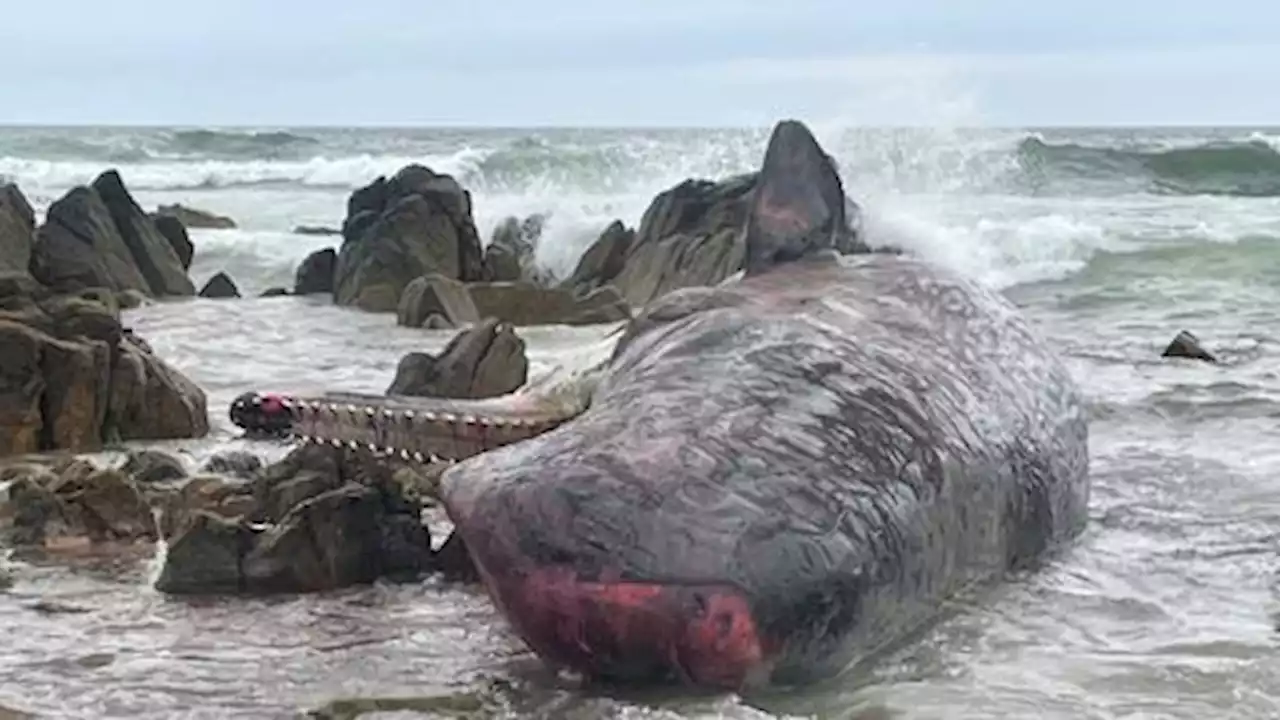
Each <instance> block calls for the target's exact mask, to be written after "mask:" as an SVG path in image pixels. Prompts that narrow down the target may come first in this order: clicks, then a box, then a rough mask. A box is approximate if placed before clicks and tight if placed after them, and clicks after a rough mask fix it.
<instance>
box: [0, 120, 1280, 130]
mask: <svg viewBox="0 0 1280 720" xmlns="http://www.w3.org/2000/svg"><path fill="white" fill-rule="evenodd" d="M781 119H783V118H782V117H779V120H775V121H773V122H772V123H769V124H764V125H733V124H724V125H696V124H664V123H657V124H652V125H635V124H628V125H622V124H618V125H614V124H585V125H557V124H550V123H531V124H527V125H510V124H502V125H498V124H493V125H486V124H479V123H470V124H468V123H391V122H388V123H381V122H376V123H350V124H341V123H299V124H292V123H228V124H221V123H206V124H198V123H117V122H106V123H75V122H73V123H32V122H8V121H0V129H3V130H30V129H51V130H87V129H113V130H174V129H180V130H181V129H193V130H264V129H279V130H442V131H456V130H469V131H512V130H606V131H637V130H644V131H652V130H673V131H674V130H686V131H687V130H703V131H707V130H713V131H724V130H737V131H742V130H767V129H769V128H770V127H772V126H773V124H774V123H776V122H778V121H780V120H781ZM795 119H799V120H800V121H801V122H804V123H805V124H807V125H812V126H822V125H829V124H832V121H829V120H821V119H817V120H804V119H803V118H795ZM836 124H838V123H836ZM847 127H848V128H850V129H865V130H1189V129H1206V128H1217V129H1232V128H1241V129H1244V128H1250V129H1260V128H1280V122H1275V123H1274V124H1272V123H1266V122H1260V123H1246V122H1229V123H1204V122H1163V123H1134V122H1117V123H991V124H956V125H949V124H922V123H901V124H891V123H876V124H850V125H848V126H847Z"/></svg>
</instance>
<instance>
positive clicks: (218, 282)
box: [199, 272, 240, 299]
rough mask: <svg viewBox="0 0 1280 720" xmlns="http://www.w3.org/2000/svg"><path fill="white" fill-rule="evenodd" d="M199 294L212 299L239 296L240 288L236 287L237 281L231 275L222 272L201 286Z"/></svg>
mask: <svg viewBox="0 0 1280 720" xmlns="http://www.w3.org/2000/svg"><path fill="white" fill-rule="evenodd" d="M199 295H200V297H202V298H211V299H227V298H238V297H240V288H238V287H236V281H235V280H232V279H231V276H230V275H228V274H226V273H225V272H220V273H217V274H215V275H214V276H213V277H211V278H209V280H208V282H206V283H205V284H204V287H202V288H200V292H199Z"/></svg>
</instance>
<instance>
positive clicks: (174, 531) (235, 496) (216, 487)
mask: <svg viewBox="0 0 1280 720" xmlns="http://www.w3.org/2000/svg"><path fill="white" fill-rule="evenodd" d="M159 504H160V507H161V512H160V533H161V536H162V537H164V538H165V539H171V538H174V537H177V536H178V535H180V534H181V533H182V532H183V531H184V530H185V529H186V528H187V526H188V525H190V524H191V523H192V521H193V520H194V519H195V516H196V515H197V514H199V513H207V514H210V515H215V516H217V517H220V518H226V519H228V520H236V519H238V518H241V517H245V516H246V515H249V514H251V513H253V512H255V509H256V508H257V503H256V501H255V498H254V495H253V487H252V486H251V485H250V484H249V483H247V482H243V481H240V480H238V479H233V478H227V477H219V476H217V475H199V476H197V477H194V478H191V479H190V480H189V481H187V482H186V483H184V484H183V485H182V487H181V488H180V489H179V490H178V491H177V492H174V493H170V494H169V495H167V496H166V497H164V498H163V499H162V501H161V502H160V503H159Z"/></svg>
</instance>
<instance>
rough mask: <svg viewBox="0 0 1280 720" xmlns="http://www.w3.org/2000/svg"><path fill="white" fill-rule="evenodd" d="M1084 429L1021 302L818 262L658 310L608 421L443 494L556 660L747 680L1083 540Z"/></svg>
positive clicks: (853, 646) (482, 564)
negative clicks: (1076, 538)
mask: <svg viewBox="0 0 1280 720" xmlns="http://www.w3.org/2000/svg"><path fill="white" fill-rule="evenodd" d="M1087 438H1088V431H1087V424H1086V418H1085V411H1084V407H1083V401H1082V397H1081V394H1080V392H1079V390H1078V387H1077V385H1076V384H1075V383H1074V382H1073V380H1072V378H1071V377H1070V374H1069V372H1068V371H1067V369H1066V368H1065V366H1064V365H1063V364H1062V363H1061V362H1060V360H1059V359H1058V358H1057V356H1056V355H1055V354H1054V353H1053V352H1052V351H1051V349H1050V348H1049V347H1048V345H1047V344H1046V343H1045V341H1044V340H1043V339H1041V338H1040V337H1038V336H1037V334H1036V333H1035V332H1034V331H1033V330H1032V329H1031V328H1030V327H1029V326H1028V325H1027V323H1026V322H1025V321H1024V320H1023V319H1022V318H1021V316H1020V315H1019V313H1018V311H1017V310H1016V309H1015V308H1014V307H1012V306H1011V305H1010V304H1009V303H1008V302H1007V301H1006V300H1005V299H1004V298H1003V297H1001V296H999V295H998V294H996V293H994V292H992V291H990V290H988V289H986V288H984V287H981V286H978V285H976V284H974V283H972V282H970V281H968V280H966V279H963V278H961V277H958V276H956V275H954V274H952V273H950V272H948V271H946V270H943V269H941V268H938V267H935V266H933V265H931V264H929V263H928V262H926V261H922V260H919V259H914V258H910V257H900V256H892V255H878V254H877V255H866V256H858V257H844V258H838V257H832V256H830V255H828V254H825V253H821V252H819V253H814V254H813V255H812V256H808V257H804V258H802V259H800V260H796V261H792V262H787V263H785V264H782V265H779V266H777V267H773V268H771V269H768V270H767V271H765V272H760V273H755V274H749V275H748V276H746V277H745V278H743V279H742V280H741V281H739V282H737V283H734V284H729V285H722V286H719V287H716V288H693V289H687V290H683V291H678V292H676V293H673V294H670V295H668V296H666V297H665V298H663V299H661V300H659V301H657V302H656V303H655V304H652V305H650V306H649V307H648V308H647V309H646V310H645V311H644V312H643V313H641V315H640V316H639V317H637V318H636V320H635V321H634V322H633V324H632V330H631V331H629V332H628V333H627V335H626V336H624V338H623V339H622V341H621V342H620V344H619V349H618V351H617V353H616V354H615V357H614V359H613V361H612V363H611V364H610V367H609V370H608V372H607V374H606V376H605V377H604V379H603V380H602V383H601V386H600V387H599V388H598V390H597V392H596V394H595V396H594V398H593V399H592V402H591V406H590V408H589V409H588V410H587V411H586V412H584V413H583V414H581V415H579V416H578V417H576V418H575V419H573V420H572V421H571V422H569V423H566V424H564V425H562V426H560V427H558V428H556V429H554V430H551V431H549V432H547V433H544V434H542V435H539V436H537V437H534V438H532V439H529V440H524V441H522V442H519V443H516V444H512V445H508V446H505V447H501V448H498V449H495V450H491V451H489V452H487V453H485V454H482V455H479V456H476V457H474V458H472V459H470V460H468V461H467V462H465V463H462V464H460V465H457V466H455V467H453V468H451V469H450V470H449V471H447V472H446V473H445V475H444V476H443V478H442V486H441V487H442V494H443V498H444V501H445V505H446V507H447V510H448V513H449V515H450V516H451V518H452V519H453V521H454V522H455V524H456V526H457V528H458V531H459V532H461V533H462V535H463V538H464V539H465V541H466V545H467V547H468V549H469V551H470V553H471V555H472V558H473V559H474V561H475V562H476V564H477V566H478V569H479V570H480V572H481V575H482V577H484V579H485V581H486V585H487V586H488V588H489V591H490V593H491V595H492V596H493V598H494V601H495V603H496V604H497V605H498V607H499V608H500V609H502V610H503V612H504V614H505V615H506V617H507V618H508V619H509V621H510V622H511V623H512V625H513V626H514V627H515V629H516V630H517V632H519V634H520V635H521V636H522V637H523V638H524V639H525V640H526V642H528V643H529V644H530V645H531V646H532V647H533V648H534V649H535V651H537V652H538V653H539V654H540V655H541V656H542V657H544V658H546V659H547V660H549V661H551V662H552V663H554V664H558V665H563V666H567V667H570V668H573V669H576V670H579V671H581V672H584V673H586V674H589V675H595V676H600V677H605V678H614V677H616V678H619V679H636V678H649V677H651V676H658V675H662V674H664V673H665V674H667V675H670V676H674V677H676V678H678V679H681V680H684V681H685V682H689V683H692V684H695V685H710V686H715V687H724V688H734V689H739V688H744V687H749V686H756V685H760V684H764V683H770V682H772V683H788V684H790V683H797V682H808V681H812V680H815V679H819V678H821V677H825V676H829V675H832V674H835V673H838V672H840V671H841V670H842V669H844V668H846V667H848V666H850V665H851V664H852V663H854V662H857V661H859V660H863V659H868V658H870V657H872V656H874V655H875V654H876V653H877V652H878V651H879V650H882V649H884V648H886V647H887V646H889V645H890V644H891V643H894V642H895V641H897V640H899V639H901V638H903V637H904V636H906V635H908V634H910V633H912V632H914V631H915V630H918V629H919V628H921V627H922V626H924V625H925V624H927V623H928V622H929V621H930V620H931V619H932V618H934V617H935V616H936V615H937V614H938V613H939V610H940V606H941V604H942V603H943V601H944V600H945V599H946V598H948V597H950V596H952V595H953V594H955V593H956V592H958V591H960V590H962V589H964V588H965V587H966V586H969V585H971V584H974V583H981V582H985V581H993V580H998V579H999V578H1000V577H1001V576H1002V575H1003V574H1004V573H1006V571H1008V570H1011V569H1017V568H1020V567H1023V566H1026V565H1028V564H1030V563H1032V562H1034V561H1036V560H1038V559H1040V558H1042V557H1043V556H1044V555H1045V553H1046V552H1047V551H1049V550H1051V549H1053V548H1055V547H1057V546H1059V545H1060V544H1062V543H1063V542H1064V541H1067V540H1069V539H1070V538H1072V537H1074V536H1075V535H1076V534H1078V532H1079V531H1080V530H1081V529H1082V528H1083V526H1084V524H1085V522H1086V514H1087V505H1088V499H1089V481H1088V450H1087V444H1088V442H1087ZM628 587H630V588H633V592H632V593H631V595H630V596H629V597H626V598H622V597H621V596H620V593H621V594H625V589H626V588H628Z"/></svg>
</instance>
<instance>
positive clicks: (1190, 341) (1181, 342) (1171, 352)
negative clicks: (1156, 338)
mask: <svg viewBox="0 0 1280 720" xmlns="http://www.w3.org/2000/svg"><path fill="white" fill-rule="evenodd" d="M1160 357H1172V358H1187V359H1189V360H1201V361H1203V362H1207V363H1215V364H1216V363H1217V362H1218V358H1217V357H1215V356H1214V355H1213V353H1211V352H1209V351H1208V350H1205V349H1204V346H1203V345H1201V344H1200V338H1198V337H1196V336H1195V335H1193V334H1192V333H1190V332H1188V331H1186V330H1183V331H1182V332H1180V333H1178V334H1177V336H1176V337H1174V338H1173V340H1172V341H1171V342H1170V343H1169V346H1168V347H1166V348H1165V349H1164V352H1163V353H1161V354H1160Z"/></svg>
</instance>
